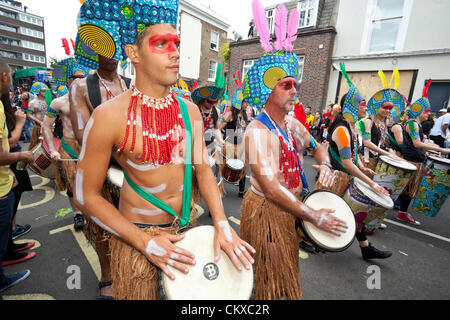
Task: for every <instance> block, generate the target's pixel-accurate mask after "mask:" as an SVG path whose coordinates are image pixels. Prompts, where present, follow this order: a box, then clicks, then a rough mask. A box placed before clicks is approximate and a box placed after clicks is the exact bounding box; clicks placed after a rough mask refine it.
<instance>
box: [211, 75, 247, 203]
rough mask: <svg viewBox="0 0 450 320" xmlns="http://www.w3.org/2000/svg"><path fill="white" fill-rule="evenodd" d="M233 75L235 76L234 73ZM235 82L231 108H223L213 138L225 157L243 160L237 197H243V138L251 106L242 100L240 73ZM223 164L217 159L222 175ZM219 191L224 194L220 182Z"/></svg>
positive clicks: (244, 177)
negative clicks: (235, 86) (236, 87)
mask: <svg viewBox="0 0 450 320" xmlns="http://www.w3.org/2000/svg"><path fill="white" fill-rule="evenodd" d="M233 76H234V77H235V78H236V76H235V75H233ZM236 83H237V86H238V89H237V90H236V92H235V93H234V94H233V98H232V104H231V108H229V109H227V110H224V111H225V112H224V113H223V115H222V116H221V117H220V119H219V121H218V123H217V124H216V127H217V129H216V131H215V139H216V148H217V149H218V150H219V151H220V152H222V153H223V154H224V155H225V157H226V158H232V159H239V160H241V161H243V162H244V168H243V170H242V173H241V176H240V179H239V197H240V198H243V197H244V191H245V181H246V173H247V167H248V164H247V163H245V150H244V144H243V139H244V133H245V129H246V128H247V125H248V124H249V123H250V119H249V117H248V109H250V111H251V107H249V104H248V102H247V101H245V100H244V94H243V92H242V82H241V80H240V74H238V77H237V78H236ZM220 152H219V157H220ZM221 160H222V161H221ZM225 165H226V161H223V159H219V160H218V166H219V174H220V175H221V176H223V170H224V168H225ZM221 192H222V194H225V188H223V184H221Z"/></svg>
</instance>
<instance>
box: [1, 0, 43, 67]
mask: <svg viewBox="0 0 450 320" xmlns="http://www.w3.org/2000/svg"><path fill="white" fill-rule="evenodd" d="M0 56H2V57H3V58H4V59H5V60H6V62H7V63H8V64H9V65H10V66H11V70H12V71H16V70H20V69H24V68H30V67H44V68H45V67H46V66H47V63H46V51H45V32H44V18H42V17H39V16H37V15H34V14H31V13H29V12H27V8H26V7H23V6H22V3H20V2H17V1H11V0H0Z"/></svg>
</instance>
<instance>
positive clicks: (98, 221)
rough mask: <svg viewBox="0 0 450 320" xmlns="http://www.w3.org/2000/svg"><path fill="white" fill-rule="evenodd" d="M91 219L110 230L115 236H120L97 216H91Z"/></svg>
mask: <svg viewBox="0 0 450 320" xmlns="http://www.w3.org/2000/svg"><path fill="white" fill-rule="evenodd" d="M91 219H92V221H94V222H95V223H96V224H97V225H99V226H100V227H101V228H102V229H104V230H106V231H108V232H111V233H112V234H113V235H115V236H116V237H119V238H120V235H119V234H118V233H117V232H115V231H114V230H113V229H111V228H109V227H108V226H106V225H105V224H104V223H102V222H101V221H100V220H99V219H98V218H97V217H94V216H91Z"/></svg>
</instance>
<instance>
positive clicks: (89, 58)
mask: <svg viewBox="0 0 450 320" xmlns="http://www.w3.org/2000/svg"><path fill="white" fill-rule="evenodd" d="M75 60H76V61H77V63H79V64H81V65H83V66H86V67H87V68H89V69H92V70H97V69H98V54H97V52H95V51H94V50H92V49H91V48H89V46H88V45H87V44H86V43H84V41H83V40H81V38H80V35H79V34H78V33H77V38H76V40H75Z"/></svg>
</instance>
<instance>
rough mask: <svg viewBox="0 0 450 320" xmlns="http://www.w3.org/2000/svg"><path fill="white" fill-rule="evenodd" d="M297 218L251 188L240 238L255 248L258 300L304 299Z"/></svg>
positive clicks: (245, 198)
mask: <svg viewBox="0 0 450 320" xmlns="http://www.w3.org/2000/svg"><path fill="white" fill-rule="evenodd" d="M295 219H296V218H295V217H294V216H293V215H291V214H290V213H287V212H285V211H283V210H282V209H281V208H280V207H278V206H277V205H275V204H274V203H273V202H271V201H269V200H267V199H265V198H264V197H261V196H259V195H257V194H256V193H254V192H253V191H252V190H251V189H249V190H248V192H247V193H246V195H245V197H244V201H243V203H242V216H241V225H240V237H241V238H242V239H243V240H245V241H247V242H248V243H250V244H251V245H252V246H253V248H255V250H256V253H255V255H254V259H255V264H254V268H255V274H256V285H255V297H254V299H255V300H277V299H287V300H300V299H301V297H302V287H301V285H300V283H299V273H300V267H299V263H298V259H299V258H298V252H299V239H298V236H297V233H296V230H295Z"/></svg>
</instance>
